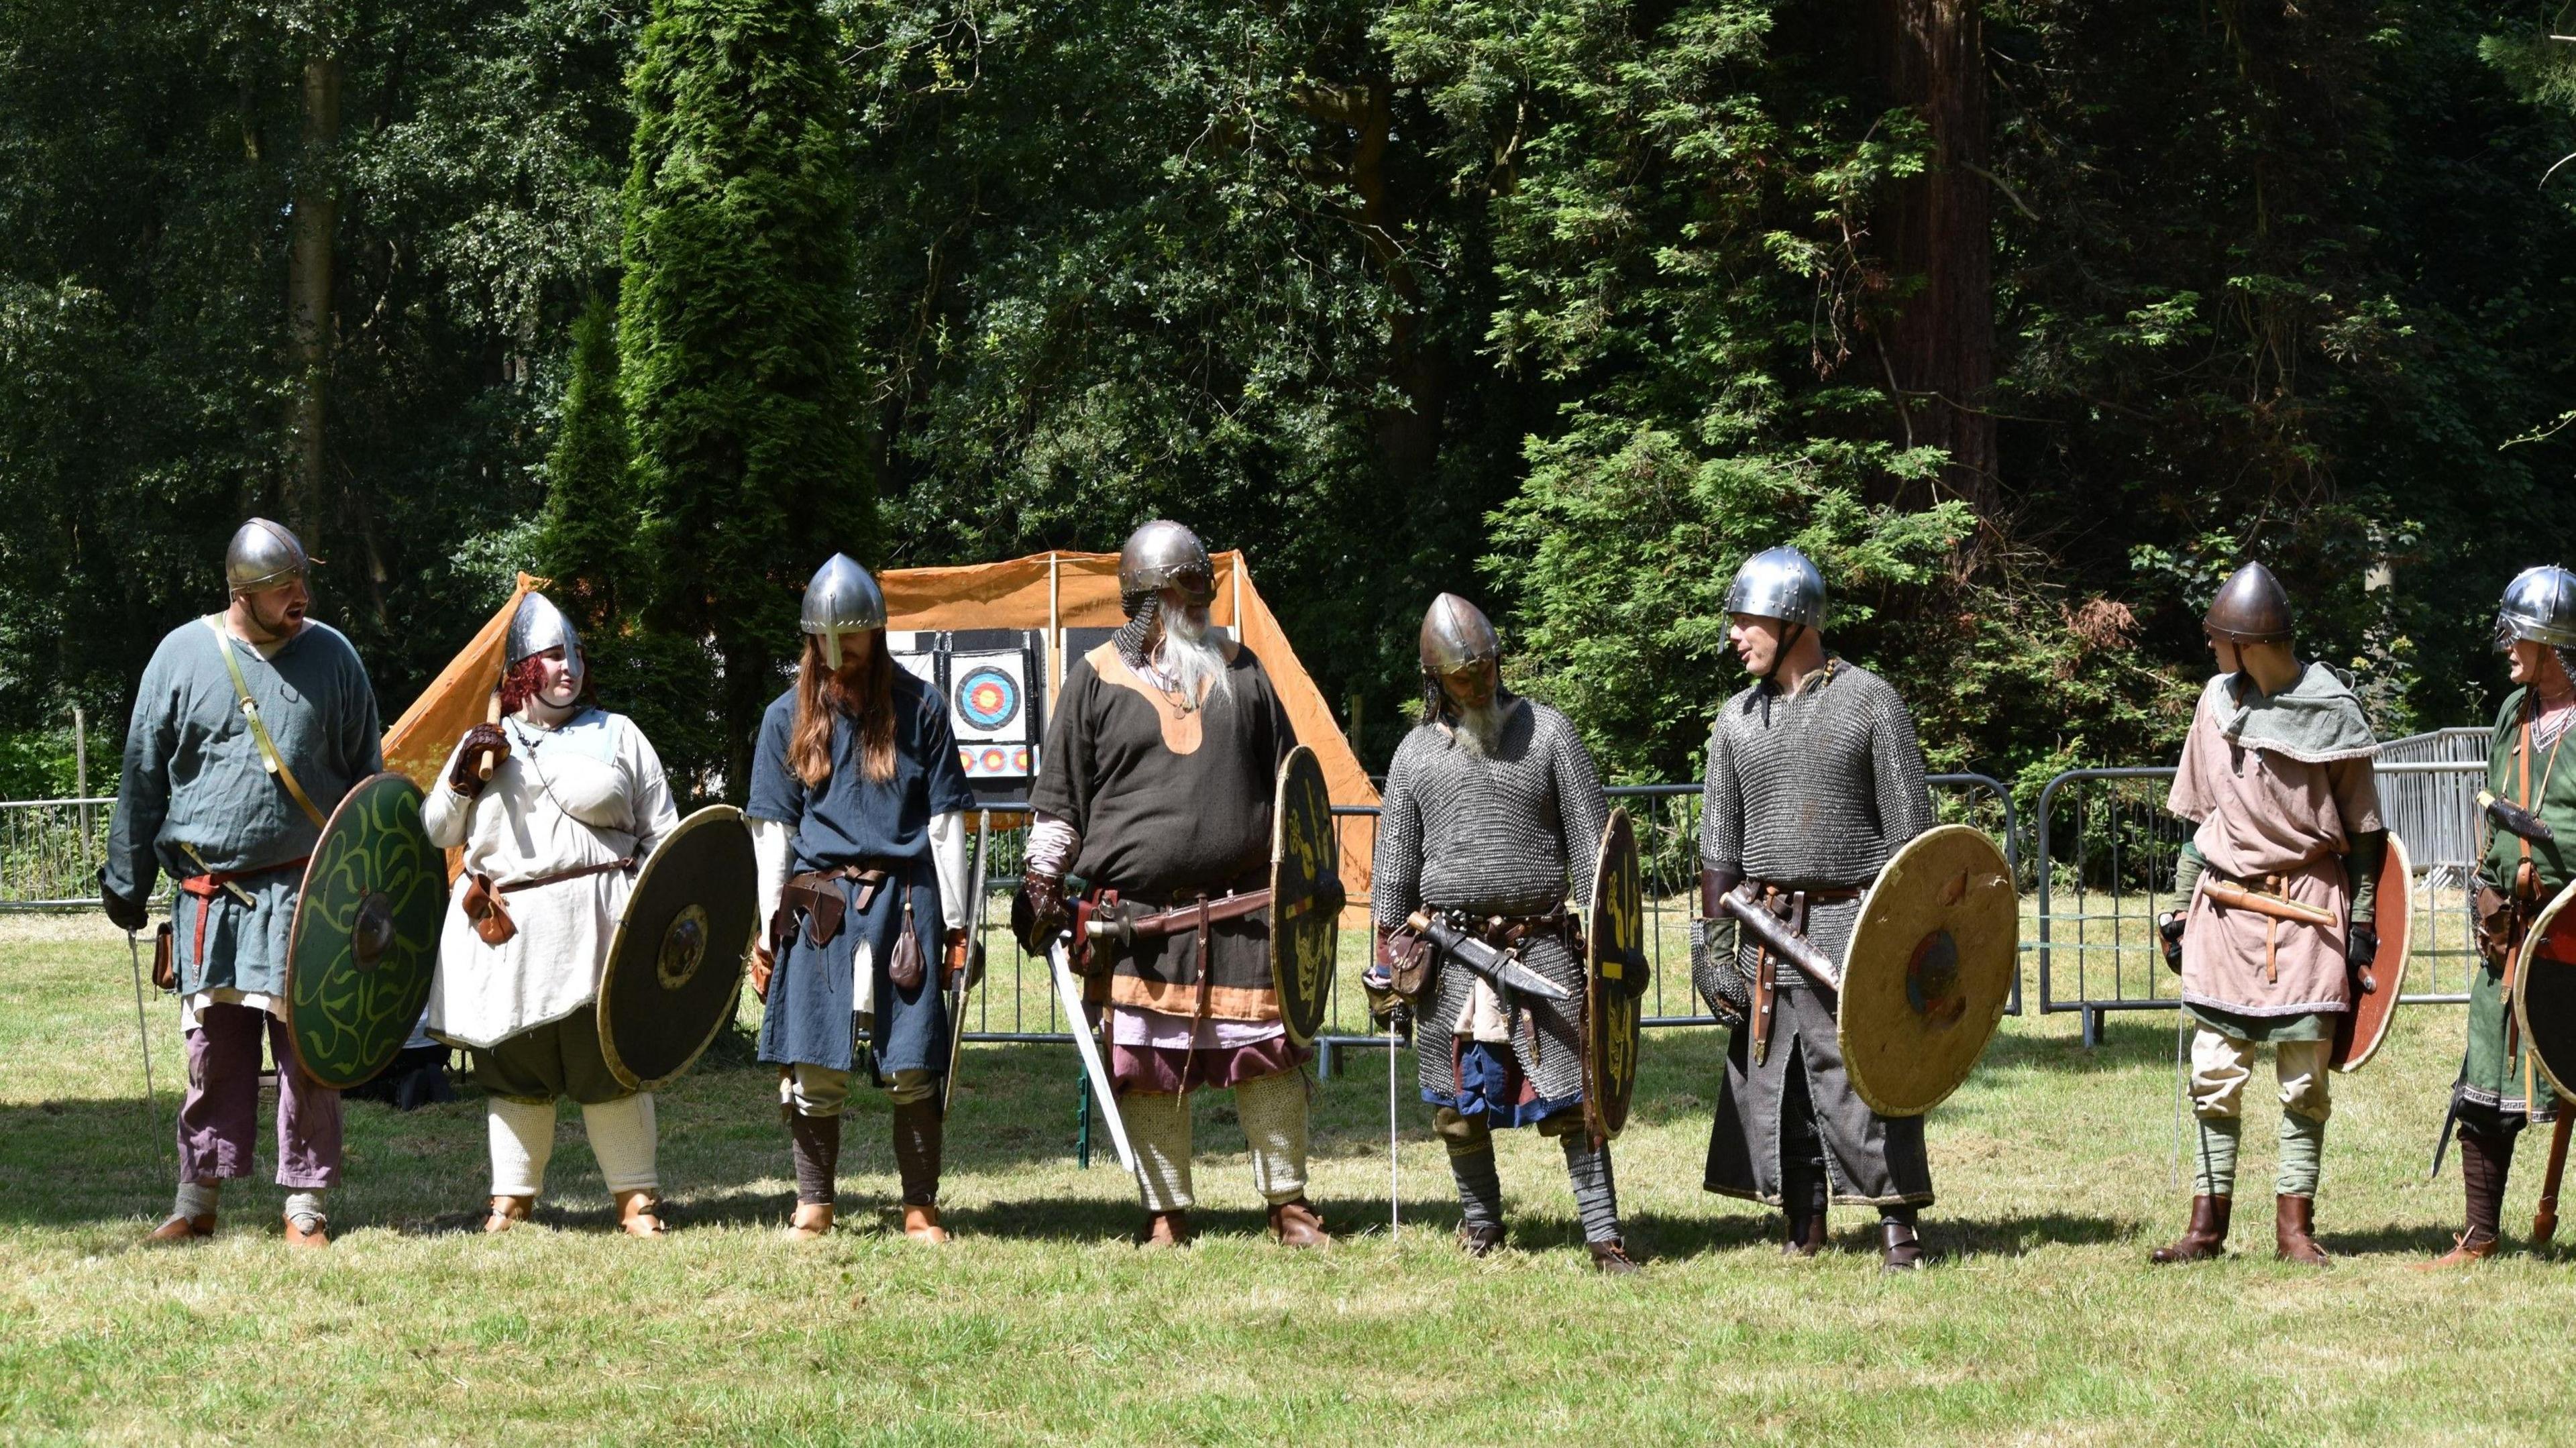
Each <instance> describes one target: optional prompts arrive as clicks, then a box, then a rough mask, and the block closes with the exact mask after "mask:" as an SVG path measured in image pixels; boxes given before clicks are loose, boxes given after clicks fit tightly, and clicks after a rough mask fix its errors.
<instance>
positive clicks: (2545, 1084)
mask: <svg viewBox="0 0 2576 1448" xmlns="http://www.w3.org/2000/svg"><path fill="white" fill-rule="evenodd" d="M2529 693H2530V691H2529V690H2528V689H2516V690H2514V691H2513V692H2512V693H2511V694H2508V695H2506V696H2505V701H2504V706H2503V707H2502V708H2500V709H2498V710H2497V711H2496V721H2495V733H2494V734H2493V735H2492V736H2491V738H2490V739H2489V741H2488V745H2487V789H2488V790H2489V791H2490V792H2492V793H2493V794H2494V795H2495V797H2496V798H2498V799H2503V800H2514V801H2519V800H2520V799H2521V798H2522V794H2521V778H2522V765H2521V751H2522V710H2523V704H2524V700H2525V698H2526V697H2527V696H2528V695H2529ZM2570 738H2576V728H2570V729H2569V730H2568V732H2567V733H2565V734H2561V735H2559V736H2558V742H2557V743H2556V744H2553V745H2551V746H2549V747H2548V748H2545V749H2534V750H2533V751H2532V754H2531V801H2532V803H2531V808H2532V812H2533V813H2535V814H2537V815H2539V816H2540V817H2541V818H2542V819H2543V820H2545V821H2547V822H2548V824H2549V827H2550V828H2551V829H2552V830H2553V831H2555V832H2556V834H2557V839H2556V840H2555V841H2553V842H2550V843H2538V842H2535V843H2534V844H2533V845H2532V847H2531V862H2532V864H2533V866H2535V867H2536V868H2537V870H2538V873H2539V875H2540V898H2541V899H2542V900H2543V901H2547V900H2548V899H2550V898H2551V897H2552V896H2554V895H2556V894H2557V893H2558V892H2559V891H2560V890H2562V889H2564V888H2565V887H2566V884H2567V879H2568V874H2569V870H2568V864H2569V861H2568V858H2567V852H2568V850H2569V849H2570V847H2571V845H2572V844H2576V750H2570V749H2569V748H2568V747H2567V745H2568V741H2569V739H2570ZM2561 756H2566V757H2564V758H2562V757H2561ZM2489 834H2490V836H2491V837H2490V838H2489V839H2488V841H2487V849H2486V856H2485V858H2484V859H2482V860H2481V861H2479V863H2478V881H2479V883H2481V884H2483V885H2486V886H2488V887H2489V888H2491V889H2495V890H2499V891H2503V892H2505V893H2508V894H2510V893H2511V892H2512V890H2513V877H2514V874H2515V872H2516V871H2517V870H2518V869H2519V868H2520V866H2521V864H2522V841H2521V840H2520V839H2519V838H2517V837H2516V836H2513V835H2509V834H2507V833H2505V832H2504V831H2502V830H2490V831H2489ZM2512 1020H2513V998H2512V996H2511V995H2509V994H2508V993H2507V992H2506V991H2505V987H2504V969H2503V967H2502V966H2501V965H2498V964H2495V963H2492V962H2489V961H2486V960H2484V959H2483V958H2481V959H2480V961H2479V962H2478V965H2477V967H2476V968H2473V969H2472V970H2471V971H2470V972H2469V1048H2468V1052H2467V1054H2466V1056H2465V1057H2464V1058H2463V1059H2462V1061H2461V1064H2460V1080H2459V1084H2458V1085H2457V1086H2456V1087H2455V1088H2453V1089H2454V1093H2455V1096H2456V1099H2457V1101H2458V1103H2459V1105H2460V1107H2461V1109H2462V1113H2463V1115H2464V1116H2469V1115H2473V1114H2475V1113H2478V1112H2482V1111H2483V1112H2493V1113H2494V1114H2495V1115H2496V1117H2497V1118H2498V1119H2499V1121H2498V1124H2500V1125H2504V1126H2507V1127H2510V1126H2511V1125H2512V1124H2513V1123H2514V1121H2515V1120H2517V1119H2520V1118H2527V1119H2529V1120H2532V1121H2554V1120H2556V1119H2557V1116H2558V1096H2557V1093H2555V1092H2553V1091H2551V1090H2550V1089H2549V1078H2548V1077H2547V1076H2546V1075H2544V1074H2542V1073H2541V1070H2540V1068H2539V1066H2538V1064H2537V1063H2526V1061H2525V1059H2524V1054H2525V1053H2524V1051H2523V1050H2522V1046H2523V1042H2522V1040H2521V1037H2520V1033H2519V1032H2513V1031H2510V1030H2509V1029H2508V1025H2509V1023H2510V1022H2511V1021H2512ZM2508 1037H2510V1038H2511V1039H2510V1040H2508Z"/></svg>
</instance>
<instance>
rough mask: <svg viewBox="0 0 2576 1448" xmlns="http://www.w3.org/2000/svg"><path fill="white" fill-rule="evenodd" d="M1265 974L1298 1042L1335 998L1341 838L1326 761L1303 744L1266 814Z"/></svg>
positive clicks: (1284, 767) (1291, 756) (1283, 766)
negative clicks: (1267, 914)
mask: <svg viewBox="0 0 2576 1448" xmlns="http://www.w3.org/2000/svg"><path fill="white" fill-rule="evenodd" d="M1270 830H1271V834H1270V979H1271V982H1272V984H1274V985H1276V986H1277V987H1278V988H1279V1020H1280V1024H1281V1025H1283V1026H1285V1027H1287V1030H1288V1039H1289V1040H1291V1041H1294V1042H1295V1043H1297V1044H1298V1045H1300V1046H1303V1045H1306V1044H1307V1043H1309V1042H1311V1041H1313V1040H1314V1039H1315V1033H1316V1032H1317V1031H1319V1030H1322V1029H1323V1026H1324V1011H1325V1008H1326V1007H1328V1006H1330V1005H1331V1004H1332V999H1333V947H1334V945H1335V944H1336V943H1338V937H1339V935H1340V931H1341V917H1342V903H1343V891H1342V877H1341V850H1340V843H1341V842H1340V841H1339V840H1337V839H1336V838H1334V835H1333V797H1332V796H1331V795H1330V794H1328V793H1326V792H1325V789H1324V767H1323V765H1321V764H1319V763H1317V762H1316V759H1315V751H1314V750H1312V749H1309V748H1307V747H1306V746H1305V745H1303V744H1300V745H1298V746H1297V747H1296V748H1294V749H1292V750H1290V751H1288V757H1287V758H1286V759H1284V760H1282V761H1280V765H1279V795H1278V802H1277V805H1276V807H1275V808H1274V809H1273V810H1272V811H1271V814H1270Z"/></svg>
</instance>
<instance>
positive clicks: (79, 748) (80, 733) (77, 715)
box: [72, 704, 91, 870]
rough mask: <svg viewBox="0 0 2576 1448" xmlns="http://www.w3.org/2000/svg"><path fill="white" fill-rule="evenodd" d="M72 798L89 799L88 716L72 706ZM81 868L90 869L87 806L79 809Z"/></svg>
mask: <svg viewBox="0 0 2576 1448" xmlns="http://www.w3.org/2000/svg"><path fill="white" fill-rule="evenodd" d="M72 797H73V798H74V799H84V800H85V799H87V798H89V716H88V715H87V714H86V713H85V712H84V711H83V710H82V709H81V706H80V705H78V704H74V705H73V706H72ZM78 813H79V817H80V838H81V868H82V869H84V870H86V869H88V868H90V865H91V860H90V835H89V806H88V805H86V804H84V805H82V806H80V808H79V811H78Z"/></svg>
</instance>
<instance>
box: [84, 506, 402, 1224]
mask: <svg viewBox="0 0 2576 1448" xmlns="http://www.w3.org/2000/svg"><path fill="white" fill-rule="evenodd" d="M312 561H313V560H311V559H309V558H307V557H306V556H305V553H304V545H303V544H302V543H301V542H299V541H297V539H296V537H295V535H294V534H293V533H290V532H288V531H287V530H286V529H285V528H283V527H281V526H279V525H278V524H275V523H272V522H269V521H268V520H267V519H265V518H253V519H251V520H250V521H249V522H247V523H244V524H243V525H242V526H241V527H240V529H239V530H237V531H236V532H235V533H234V534H233V537H232V542H231V543H230V544H229V545H228V546H227V547H226V548H225V549H224V583H225V587H226V589H227V591H228V592H229V593H230V595H231V603H230V604H229V606H228V607H226V609H225V610H224V611H223V612H221V613H212V614H208V615H206V616H205V617H203V618H199V619H193V620H191V621H189V622H187V623H184V624H181V625H180V626H179V627H177V628H175V629H172V630H171V631H170V632H169V633H168V635H166V636H165V637H163V639H162V640H161V645H160V647H159V648H156V649H154V650H153V652H152V662H151V663H150V664H149V665H147V666H146V667H145V668H144V670H143V682H142V683H141V684H140V685H139V686H137V688H136V689H135V693H134V716H133V719H132V721H131V722H130V723H129V724H128V725H127V727H126V734H125V771H124V782H123V784H122V786H121V787H120V788H119V789H118V791H117V797H116V813H115V817H114V820H113V822H112V823H111V824H110V826H109V828H108V844H107V862H106V864H105V865H104V866H102V867H101V868H100V871H99V894H100V898H101V902H102V903H103V904H104V905H105V906H106V907H107V918H108V919H109V920H111V921H114V922H115V923H116V924H117V925H118V926H120V927H122V928H123V929H125V930H127V931H129V932H131V931H135V930H140V929H142V928H143V927H144V925H145V924H147V923H148V922H149V918H150V916H149V901H150V899H151V896H152V886H153V882H154V879H155V877H156V876H158V875H159V874H160V872H162V871H164V870H167V871H168V872H169V873H170V875H171V878H173V879H174V880H176V881H177V882H178V885H179V897H178V900H177V903H176V907H175V909H174V910H173V911H172V918H171V920H170V923H169V924H168V925H165V926H163V927H162V928H163V930H164V932H165V933H167V935H168V937H169V940H170V942H171V946H172V950H171V954H172V956H173V957H174V959H173V962H172V963H173V969H174V971H175V977H176V978H175V985H176V988H177V989H178V991H179V994H180V997H181V999H182V1009H181V1012H180V1027H181V1030H182V1031H183V1032H184V1033H185V1035H186V1038H187V1043H188V1089H187V1094H186V1095H185V1096H184V1097H183V1098H182V1100H181V1104H180V1107H179V1127H178V1130H179V1195H178V1201H177V1203H176V1204H175V1205H174V1206H173V1207H172V1208H171V1212H170V1216H169V1218H168V1219H167V1220H165V1221H164V1222H162V1223H161V1225H160V1226H158V1227H156V1228H154V1229H153V1231H152V1233H151V1236H150V1238H149V1240H151V1241H154V1242H187V1241H194V1240H198V1239H202V1238H206V1237H211V1236H213V1235H214V1231H215V1208H216V1197H217V1194H218V1193H219V1192H220V1191H221V1190H222V1187H223V1183H224V1182H225V1181H226V1180H227V1179H230V1178H234V1177H246V1176H248V1175H250V1173H251V1166H252V1162H253V1158H254V1155H255V1147H256V1142H255V1137H256V1134H257V1128H258V1124H259V1123H258V1117H259V1086H260V1076H261V1072H260V1041H261V1038H262V1036H263V1035H265V1037H266V1039H267V1042H268V1053H269V1058H270V1059H271V1060H273V1061H275V1062H276V1063H277V1184H278V1185H279V1186H282V1187H284V1188H286V1190H287V1198H286V1207H285V1213H284V1216H285V1224H286V1240H287V1241H288V1242H289V1243H291V1244H294V1245H296V1246H301V1247H321V1246H326V1245H328V1244H329V1242H330V1240H331V1237H330V1226H329V1221H328V1217H327V1215H326V1213H325V1212H324V1211H323V1202H322V1194H323V1193H324V1192H326V1191H328V1190H329V1189H330V1188H332V1187H334V1186H336V1185H338V1184H339V1180H340V1093H339V1092H337V1091H334V1090H331V1089H330V1088H328V1087H325V1086H323V1085H321V1084H319V1083H318V1082H316V1081H314V1080H313V1079H312V1078H311V1077H309V1076H306V1075H305V1074H304V1072H303V1069H302V1068H301V1067H300V1066H299V1065H297V1063H296V1060H295V1053H294V1050H293V1048H292V1047H291V1046H290V1045H289V1043H288V1039H287V1034H286V947H287V936H288V933H289V931H290V929H291V927H292V926H293V925H294V923H295V904H296V901H297V899H298V898H299V897H300V895H301V892H302V886H303V880H304V864H305V861H306V859H307V858H309V857H310V856H311V855H312V853H313V846H314V844H315V842H316V841H318V840H319V839H320V838H321V834H322V826H323V825H324V824H325V823H326V822H327V821H328V820H329V818H330V811H331V809H332V808H333V807H334V806H335V805H337V804H338V803H339V802H340V798H341V796H343V795H345V794H347V793H348V792H349V790H350V789H351V788H352V787H353V786H355V785H357V784H358V783H359V782H360V781H362V780H364V779H366V778H367V777H368V776H369V775H372V774H376V773H379V772H381V771H382V770H383V769H384V767H385V765H384V754H383V751H382V748H381V743H380V738H379V736H380V735H381V734H382V732H383V731H382V729H381V727H380V725H379V723H378V720H377V714H376V693H375V688H374V686H373V685H371V684H370V683H369V682H368V681H367V669H366V665H364V664H362V663H360V662H359V660H358V651H357V650H356V649H354V648H352V647H350V646H349V641H348V639H346V638H345V637H343V636H342V635H341V634H340V632H339V630H337V629H334V628H333V627H331V626H330V625H329V624H326V623H322V622H320V621H318V620H315V619H311V618H308V617H306V610H307V609H308V608H310V607H311V605H312V595H311V594H310V593H309V592H308V591H307V589H306V586H305V576H306V572H307V570H308V569H309V568H310V567H311V565H312Z"/></svg>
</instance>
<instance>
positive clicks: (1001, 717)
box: [957, 664, 1020, 730]
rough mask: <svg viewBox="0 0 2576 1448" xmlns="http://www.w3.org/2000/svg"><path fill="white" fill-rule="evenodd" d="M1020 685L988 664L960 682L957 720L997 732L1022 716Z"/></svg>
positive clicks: (958, 686)
mask: <svg viewBox="0 0 2576 1448" xmlns="http://www.w3.org/2000/svg"><path fill="white" fill-rule="evenodd" d="M1019 713H1020V683H1019V680H1017V679H1014V678H1012V677H1011V676H1010V675H1009V674H1006V673H1004V672H1002V671H1001V670H1000V669H997V668H995V667H993V666H992V665H990V664H986V665H984V666H982V667H981V668H977V669H975V670H973V671H971V672H969V673H968V674H967V675H966V677H965V678H963V679H960V680H958V681H957V717H959V718H961V719H963V720H965V721H966V723H967V724H968V725H970V726H972V727H974V728H976V729H983V730H993V729H999V728H1001V727H1002V726H1003V725H1005V724H1008V723H1010V722H1011V721H1012V720H1013V719H1016V718H1018V717H1019Z"/></svg>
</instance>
